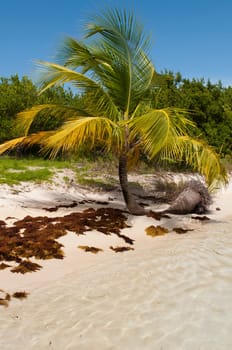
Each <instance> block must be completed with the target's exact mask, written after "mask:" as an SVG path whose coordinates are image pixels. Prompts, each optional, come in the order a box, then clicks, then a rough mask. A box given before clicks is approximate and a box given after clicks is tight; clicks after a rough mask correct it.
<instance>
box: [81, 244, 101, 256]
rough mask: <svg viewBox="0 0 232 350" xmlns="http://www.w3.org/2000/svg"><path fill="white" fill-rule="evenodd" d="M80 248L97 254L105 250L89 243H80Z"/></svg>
mask: <svg viewBox="0 0 232 350" xmlns="http://www.w3.org/2000/svg"><path fill="white" fill-rule="evenodd" d="M78 248H80V249H83V250H84V251H85V252H90V253H94V254H97V253H98V252H103V249H101V248H96V247H89V246H87V245H79V246H78Z"/></svg>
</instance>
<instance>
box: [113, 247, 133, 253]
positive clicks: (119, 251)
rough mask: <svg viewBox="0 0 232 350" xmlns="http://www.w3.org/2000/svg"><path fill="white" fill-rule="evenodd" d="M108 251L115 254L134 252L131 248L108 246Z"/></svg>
mask: <svg viewBox="0 0 232 350" xmlns="http://www.w3.org/2000/svg"><path fill="white" fill-rule="evenodd" d="M110 249H111V250H113V251H114V252H115V253H122V252H125V251H128V250H134V248H132V247H115V248H114V247H112V246H110Z"/></svg>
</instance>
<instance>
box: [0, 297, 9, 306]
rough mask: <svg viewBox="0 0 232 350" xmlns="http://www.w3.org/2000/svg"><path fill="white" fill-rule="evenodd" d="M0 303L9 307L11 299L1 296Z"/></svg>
mask: <svg viewBox="0 0 232 350" xmlns="http://www.w3.org/2000/svg"><path fill="white" fill-rule="evenodd" d="M0 305H2V306H5V307H8V306H9V301H8V300H6V299H2V298H0Z"/></svg>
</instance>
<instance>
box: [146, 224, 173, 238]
mask: <svg viewBox="0 0 232 350" xmlns="http://www.w3.org/2000/svg"><path fill="white" fill-rule="evenodd" d="M145 231H146V234H147V235H148V236H152V237H156V236H163V235H165V234H166V233H168V229H166V228H165V227H162V226H153V225H151V226H148V227H146V228H145Z"/></svg>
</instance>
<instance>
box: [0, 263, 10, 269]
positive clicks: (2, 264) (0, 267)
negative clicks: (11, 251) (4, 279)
mask: <svg viewBox="0 0 232 350" xmlns="http://www.w3.org/2000/svg"><path fill="white" fill-rule="evenodd" d="M7 267H11V266H10V265H8V264H5V263H1V264H0V270H5V269H7Z"/></svg>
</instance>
